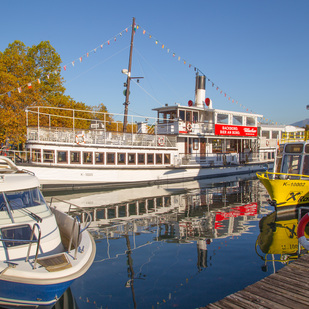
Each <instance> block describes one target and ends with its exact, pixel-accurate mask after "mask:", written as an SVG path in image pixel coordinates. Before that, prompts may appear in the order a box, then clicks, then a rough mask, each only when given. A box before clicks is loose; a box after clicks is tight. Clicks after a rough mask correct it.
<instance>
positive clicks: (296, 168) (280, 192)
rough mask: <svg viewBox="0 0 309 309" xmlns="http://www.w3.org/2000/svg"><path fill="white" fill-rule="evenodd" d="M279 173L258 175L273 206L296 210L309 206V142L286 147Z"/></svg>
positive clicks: (279, 158)
mask: <svg viewBox="0 0 309 309" xmlns="http://www.w3.org/2000/svg"><path fill="white" fill-rule="evenodd" d="M277 161H278V162H277V172H276V173H271V172H268V171H267V172H262V173H257V176H258V178H259V179H260V181H261V182H262V184H263V185H264V186H265V188H266V189H267V191H268V193H269V195H270V197H271V200H272V204H273V205H274V206H275V207H276V209H278V210H279V208H283V207H284V208H285V209H295V208H296V207H299V206H308V205H309V141H306V142H297V143H296V142H295V143H289V144H286V145H284V148H283V153H282V156H280V157H278V160H277Z"/></svg>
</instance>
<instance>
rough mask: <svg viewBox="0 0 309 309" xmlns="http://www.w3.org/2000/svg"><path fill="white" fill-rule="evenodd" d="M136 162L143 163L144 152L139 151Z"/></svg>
mask: <svg viewBox="0 0 309 309" xmlns="http://www.w3.org/2000/svg"><path fill="white" fill-rule="evenodd" d="M137 162H138V164H145V154H144V153H139V154H138V155H137Z"/></svg>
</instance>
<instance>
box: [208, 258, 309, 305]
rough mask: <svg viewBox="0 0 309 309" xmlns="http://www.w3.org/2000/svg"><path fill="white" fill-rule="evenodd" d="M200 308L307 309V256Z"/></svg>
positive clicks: (308, 285)
mask: <svg viewBox="0 0 309 309" xmlns="http://www.w3.org/2000/svg"><path fill="white" fill-rule="evenodd" d="M204 308H211V309H218V308H224V309H226V308H233V309H236V308H246V309H247V308H271V309H273V308H276V309H283V308H297V309H300V308H307V309H308V308H309V254H306V255H304V256H302V257H301V258H299V259H297V260H296V261H294V262H291V263H290V264H289V265H287V266H285V267H283V268H282V269H280V270H279V271H278V272H276V273H275V274H272V275H270V276H268V277H266V278H264V279H262V280H261V281H259V282H257V283H254V284H252V285H249V286H248V287H246V288H245V289H243V290H242V291H239V292H237V293H234V294H231V295H229V296H227V297H225V298H224V299H222V300H219V301H217V302H215V303H212V304H209V305H207V306H206V307H204Z"/></svg>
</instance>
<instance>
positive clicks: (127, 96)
mask: <svg viewBox="0 0 309 309" xmlns="http://www.w3.org/2000/svg"><path fill="white" fill-rule="evenodd" d="M134 28H135V17H133V22H132V34H131V45H130V57H129V67H128V71H127V72H126V75H127V82H126V87H127V89H126V93H125V95H126V101H125V102H124V118H123V132H127V123H128V108H129V104H130V102H129V96H130V82H131V66H132V54H133V39H134V32H135V29H134Z"/></svg>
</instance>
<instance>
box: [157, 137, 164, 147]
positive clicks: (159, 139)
mask: <svg viewBox="0 0 309 309" xmlns="http://www.w3.org/2000/svg"><path fill="white" fill-rule="evenodd" d="M164 143H165V139H164V136H159V137H158V145H159V146H163V145H164Z"/></svg>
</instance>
